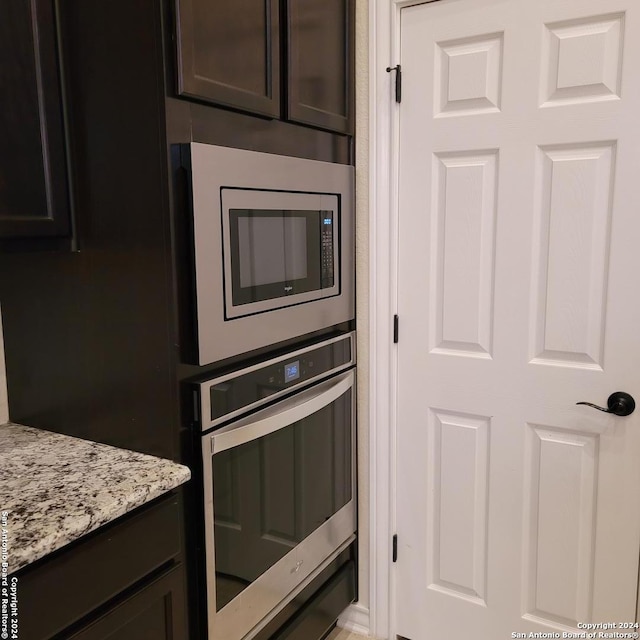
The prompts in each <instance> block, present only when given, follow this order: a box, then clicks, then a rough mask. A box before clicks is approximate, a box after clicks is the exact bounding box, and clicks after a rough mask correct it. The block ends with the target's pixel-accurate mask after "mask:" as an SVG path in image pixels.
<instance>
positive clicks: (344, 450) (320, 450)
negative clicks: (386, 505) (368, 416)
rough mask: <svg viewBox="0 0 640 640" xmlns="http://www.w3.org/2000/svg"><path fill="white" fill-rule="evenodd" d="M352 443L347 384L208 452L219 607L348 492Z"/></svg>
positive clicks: (327, 515)
mask: <svg viewBox="0 0 640 640" xmlns="http://www.w3.org/2000/svg"><path fill="white" fill-rule="evenodd" d="M293 364H294V363H292V365H293ZM351 443H352V418H351V391H350V390H349V391H347V392H346V393H344V394H343V395H342V396H340V397H339V398H337V399H336V400H335V401H334V402H332V403H331V404H330V405H328V406H326V407H324V408H322V409H320V410H319V411H317V412H316V413H313V414H311V415H310V416H308V417H306V418H303V419H302V420H299V421H297V422H294V423H292V424H290V425H288V426H286V427H284V428H282V429H280V430H278V431H275V432H274V433H271V434H269V435H266V436H263V437H261V438H259V439H257V440H253V441H251V442H248V443H246V444H241V445H239V446H237V447H234V448H231V449H227V450H225V451H221V452H220V453H216V454H215V455H214V456H213V460H212V465H213V504H214V536H215V544H214V547H215V562H216V610H217V611H220V609H222V607H224V606H225V605H226V604H227V603H229V602H230V601H231V600H232V599H233V598H234V597H235V596H236V595H238V594H239V593H241V592H242V591H243V590H244V589H246V588H247V587H248V586H249V585H250V584H251V583H253V582H254V581H255V580H257V579H258V578H259V577H260V576H261V575H262V574H263V573H264V572H265V571H267V569H269V568H270V567H271V566H273V565H274V564H276V563H277V562H278V561H279V560H280V559H281V558H282V557H283V556H285V555H286V554H287V553H289V551H291V550H292V549H293V548H294V547H295V546H296V545H297V544H298V543H299V542H301V541H302V540H304V539H305V538H306V537H307V536H308V535H309V534H311V533H313V532H314V531H315V530H316V529H317V528H318V527H320V526H321V525H322V524H323V523H324V522H326V520H328V519H329V518H330V517H331V516H332V515H334V514H335V513H337V512H338V511H339V510H340V509H341V508H342V507H343V506H344V505H346V504H347V502H349V500H351V498H352V490H351V487H352V483H351V478H352V469H351V459H352V451H351Z"/></svg>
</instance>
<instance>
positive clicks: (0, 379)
mask: <svg viewBox="0 0 640 640" xmlns="http://www.w3.org/2000/svg"><path fill="white" fill-rule="evenodd" d="M8 420H9V403H8V401H7V371H6V369H5V366H4V340H3V338H2V313H1V312H0V424H4V423H5V422H7V421H8Z"/></svg>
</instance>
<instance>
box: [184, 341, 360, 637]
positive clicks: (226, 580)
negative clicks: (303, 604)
mask: <svg viewBox="0 0 640 640" xmlns="http://www.w3.org/2000/svg"><path fill="white" fill-rule="evenodd" d="M354 364H355V342H354V334H352V333H349V334H346V335H342V336H339V337H335V338H332V339H329V340H325V341H323V342H320V343H316V344H313V345H311V346H307V347H305V348H303V349H299V350H297V351H294V352H292V353H288V354H286V355H282V356H279V357H277V358H273V359H271V360H268V361H266V362H262V363H260V364H257V365H254V366H251V367H248V368H245V369H241V370H239V371H235V372H233V373H231V374H227V375H223V376H219V377H216V378H214V379H211V380H207V381H203V382H200V383H198V384H197V385H196V391H197V397H198V404H199V413H200V418H201V419H200V426H201V428H202V459H203V481H204V514H205V546H206V563H207V567H206V576H207V608H208V628H209V640H239V639H240V638H247V639H248V638H252V637H254V636H255V635H256V634H258V633H259V632H260V630H261V629H262V628H263V627H264V626H265V625H266V624H267V623H268V622H269V621H270V620H271V619H272V618H273V617H274V616H275V615H276V614H278V612H279V611H280V610H282V608H283V607H285V606H286V605H287V603H288V602H289V601H291V600H292V599H293V598H294V597H295V596H296V594H297V593H299V592H300V591H301V590H302V589H304V588H305V586H306V585H307V584H308V583H309V582H310V581H311V580H313V579H314V578H315V577H316V576H317V575H318V574H319V573H320V572H321V571H322V570H323V569H324V568H325V567H326V566H327V565H328V564H329V563H330V562H332V561H333V559H334V558H336V557H337V556H338V554H340V553H341V552H342V551H343V550H344V549H345V548H346V547H347V546H348V545H349V544H350V543H351V542H353V540H354V537H355V536H354V534H355V531H356V510H355V502H356V500H355V495H356V494H355V457H354V456H355V371H354V369H353V366H354Z"/></svg>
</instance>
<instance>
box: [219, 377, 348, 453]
mask: <svg viewBox="0 0 640 640" xmlns="http://www.w3.org/2000/svg"><path fill="white" fill-rule="evenodd" d="M353 382H354V373H353V371H347V372H346V373H343V374H341V375H339V376H336V377H335V378H332V379H331V380H327V382H323V383H321V384H319V385H317V386H315V387H313V388H312V389H309V390H307V391H303V392H301V393H298V394H296V395H294V396H292V397H291V398H288V399H287V400H283V401H282V402H279V403H278V404H276V405H274V406H273V407H270V408H269V409H265V410H263V411H261V412H260V413H259V414H258V415H261V417H260V418H258V419H257V420H255V421H251V422H244V421H242V423H241V424H239V425H236V426H234V425H230V426H229V427H226V428H225V429H221V430H220V431H218V432H217V433H215V434H213V435H212V436H211V454H212V455H213V454H216V453H220V452H221V451H225V450H226V449H231V448H232V447H237V446H239V445H241V444H245V443H247V442H251V441H252V440H257V439H258V438H262V437H264V436H266V435H269V434H270V433H274V432H275V431H278V430H279V429H284V428H285V427H288V426H289V425H291V424H293V423H294V422H297V421H298V420H302V419H304V418H306V417H308V416H310V415H312V414H313V413H316V412H317V411H319V410H320V409H322V408H324V407H326V406H328V405H330V404H331V403H332V402H335V400H337V399H338V398H339V397H340V396H341V395H343V394H344V393H345V392H346V391H348V390H349V389H350V388H351V387H353ZM265 414H266V415H265Z"/></svg>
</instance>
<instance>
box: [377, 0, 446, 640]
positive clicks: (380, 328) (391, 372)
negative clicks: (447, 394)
mask: <svg viewBox="0 0 640 640" xmlns="http://www.w3.org/2000/svg"><path fill="white" fill-rule="evenodd" d="M433 1H437V0H373V2H371V4H370V6H369V11H370V13H369V43H370V46H369V127H370V132H369V133H370V139H369V171H370V173H369V209H370V212H369V265H370V267H369V311H370V317H369V327H370V328H369V331H370V333H369V359H370V368H369V371H370V373H369V375H370V378H369V397H370V404H369V438H370V442H369V478H370V504H369V510H370V518H369V524H370V536H371V540H370V556H369V589H370V591H369V600H370V605H369V606H370V614H369V621H370V633H371V635H372V636H374V637H375V638H393V637H395V629H396V621H395V597H396V588H395V580H396V576H395V571H394V570H393V562H392V557H391V548H392V546H391V545H392V537H393V535H394V533H395V526H396V513H395V512H396V497H395V492H396V480H395V477H396V410H397V402H396V391H397V369H398V363H397V348H396V345H394V343H393V316H394V314H395V313H397V308H398V307H397V298H398V296H397V291H398V279H397V254H398V198H397V175H398V150H399V141H398V134H399V110H398V105H397V103H396V101H395V75H394V73H389V72H387V71H386V69H387V67H392V66H394V65H396V64H397V63H398V60H399V54H400V38H399V36H400V11H401V10H402V9H403V8H404V7H408V6H411V5H415V4H423V3H424V2H433ZM399 330H400V334H401V332H402V325H401V323H400V326H399Z"/></svg>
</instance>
